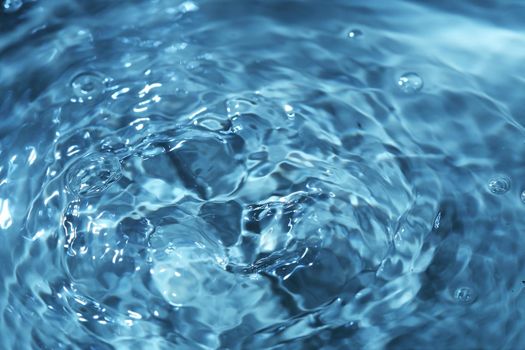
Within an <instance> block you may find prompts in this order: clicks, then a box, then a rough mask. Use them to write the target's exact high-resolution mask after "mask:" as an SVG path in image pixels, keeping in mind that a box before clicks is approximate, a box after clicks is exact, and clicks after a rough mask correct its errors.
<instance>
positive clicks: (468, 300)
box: [454, 287, 477, 304]
mask: <svg viewBox="0 0 525 350" xmlns="http://www.w3.org/2000/svg"><path fill="white" fill-rule="evenodd" d="M476 298H477V295H476V292H474V290H473V289H472V288H470V287H459V288H457V289H456V290H455V291H454V299H455V300H456V302H458V303H459V304H472V303H473V302H474V301H475V300H476Z"/></svg>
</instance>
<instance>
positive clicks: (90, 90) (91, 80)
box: [71, 73, 104, 102]
mask: <svg viewBox="0 0 525 350" xmlns="http://www.w3.org/2000/svg"><path fill="white" fill-rule="evenodd" d="M71 87H72V88H73V93H74V94H75V96H77V97H78V98H79V100H80V102H83V101H89V100H92V99H94V98H96V97H97V96H99V95H100V94H101V93H102V92H103V91H104V82H103V80H102V77H100V76H98V75H97V74H93V73H82V74H79V75H77V76H76V77H75V78H73V81H72V82H71Z"/></svg>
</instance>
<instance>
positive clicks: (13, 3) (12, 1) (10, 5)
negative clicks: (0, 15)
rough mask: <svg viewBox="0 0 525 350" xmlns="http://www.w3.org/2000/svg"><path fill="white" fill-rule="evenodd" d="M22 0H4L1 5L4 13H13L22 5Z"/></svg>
mask: <svg viewBox="0 0 525 350" xmlns="http://www.w3.org/2000/svg"><path fill="white" fill-rule="evenodd" d="M23 4H24V3H23V1H22V0H4V3H3V7H4V12H5V13H13V12H16V11H18V10H19V9H20V8H21V7H22V5H23Z"/></svg>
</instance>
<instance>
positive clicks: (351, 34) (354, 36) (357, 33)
mask: <svg viewBox="0 0 525 350" xmlns="http://www.w3.org/2000/svg"><path fill="white" fill-rule="evenodd" d="M362 36H363V32H362V31H361V30H359V29H352V30H351V31H350V32H348V37H349V38H350V39H357V38H360V37H362Z"/></svg>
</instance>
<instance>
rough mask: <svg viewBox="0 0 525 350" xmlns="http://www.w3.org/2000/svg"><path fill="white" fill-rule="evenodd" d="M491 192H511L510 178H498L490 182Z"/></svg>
mask: <svg viewBox="0 0 525 350" xmlns="http://www.w3.org/2000/svg"><path fill="white" fill-rule="evenodd" d="M488 186H489V191H490V192H491V193H494V194H503V193H506V192H508V190H510V178H509V177H508V176H496V177H493V178H491V179H490V180H489V185H488Z"/></svg>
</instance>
